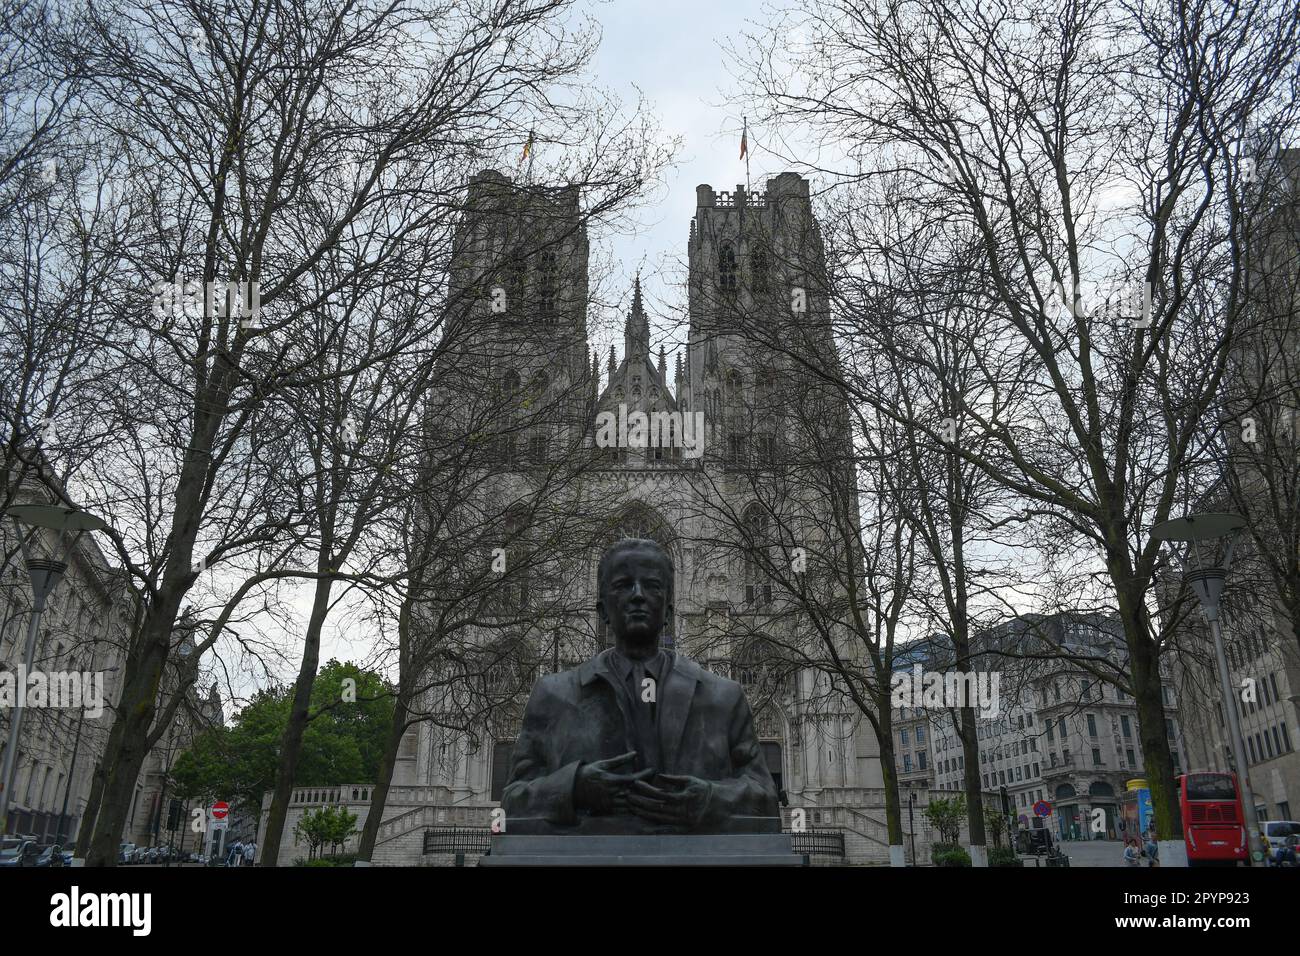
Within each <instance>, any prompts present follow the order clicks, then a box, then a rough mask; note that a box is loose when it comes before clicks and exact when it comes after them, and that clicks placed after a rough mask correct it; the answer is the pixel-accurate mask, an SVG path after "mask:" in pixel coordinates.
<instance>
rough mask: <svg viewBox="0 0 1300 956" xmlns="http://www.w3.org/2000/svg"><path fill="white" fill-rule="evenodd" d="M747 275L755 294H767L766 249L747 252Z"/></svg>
mask: <svg viewBox="0 0 1300 956" xmlns="http://www.w3.org/2000/svg"><path fill="white" fill-rule="evenodd" d="M749 275H750V282H751V283H752V286H753V289H754V294H755V295H767V290H768V284H767V250H765V249H755V250H754V251H753V252H751V253H750V254H749Z"/></svg>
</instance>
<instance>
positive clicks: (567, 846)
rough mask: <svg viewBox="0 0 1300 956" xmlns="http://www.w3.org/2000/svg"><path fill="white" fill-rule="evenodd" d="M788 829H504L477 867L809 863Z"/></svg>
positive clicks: (805, 864)
mask: <svg viewBox="0 0 1300 956" xmlns="http://www.w3.org/2000/svg"><path fill="white" fill-rule="evenodd" d="M807 865H808V858H807V857H806V856H800V855H798V854H796V853H795V852H794V849H793V847H792V846H791V843H790V835H789V834H788V833H711V834H687V835H678V834H662V835H654V836H646V835H628V836H614V835H610V836H579V835H571V836H570V835H565V836H534V835H528V834H509V833H503V834H498V835H495V836H493V837H492V849H491V851H490V852H489V853H488V855H487V856H485V857H483V859H482V860H480V861H479V866H807Z"/></svg>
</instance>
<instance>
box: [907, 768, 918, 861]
mask: <svg viewBox="0 0 1300 956" xmlns="http://www.w3.org/2000/svg"><path fill="white" fill-rule="evenodd" d="M915 809H916V790H915V789H914V788H912V787H908V797H907V835H908V836H909V837H911V839H912V865H913V866H916V821H915V819H914V817H913V811H914V810H915Z"/></svg>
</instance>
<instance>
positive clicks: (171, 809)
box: [167, 798, 182, 830]
mask: <svg viewBox="0 0 1300 956" xmlns="http://www.w3.org/2000/svg"><path fill="white" fill-rule="evenodd" d="M181 810H182V805H181V802H180V801H179V800H177V799H175V798H173V799H172V802H171V804H170V805H169V806H168V807H167V829H168V830H179V829H180V826H181Z"/></svg>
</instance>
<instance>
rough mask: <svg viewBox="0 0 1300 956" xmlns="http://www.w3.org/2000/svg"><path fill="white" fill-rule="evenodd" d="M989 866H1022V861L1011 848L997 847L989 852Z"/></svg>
mask: <svg viewBox="0 0 1300 956" xmlns="http://www.w3.org/2000/svg"><path fill="white" fill-rule="evenodd" d="M989 866H1020V860H1019V859H1017V858H1016V851H1015V850H1013V849H1011V848H1010V847H1002V846H995V847H994V848H993V849H991V850H989Z"/></svg>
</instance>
